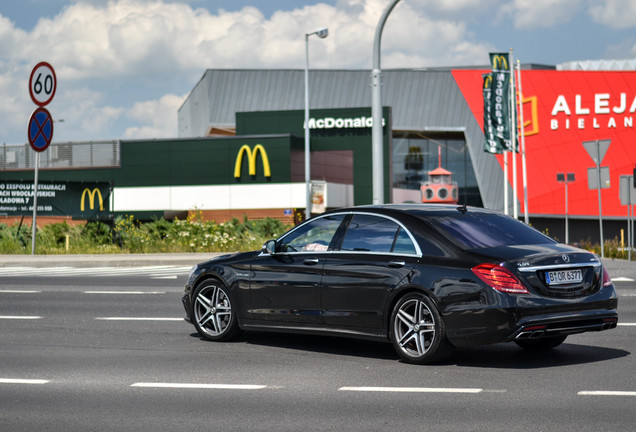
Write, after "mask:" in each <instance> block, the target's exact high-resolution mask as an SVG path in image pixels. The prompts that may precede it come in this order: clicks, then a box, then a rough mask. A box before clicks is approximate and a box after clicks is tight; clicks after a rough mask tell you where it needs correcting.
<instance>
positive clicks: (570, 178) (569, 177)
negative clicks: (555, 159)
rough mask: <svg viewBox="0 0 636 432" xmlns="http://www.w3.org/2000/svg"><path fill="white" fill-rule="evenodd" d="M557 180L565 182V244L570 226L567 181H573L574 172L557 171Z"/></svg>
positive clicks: (568, 242) (567, 241)
mask: <svg viewBox="0 0 636 432" xmlns="http://www.w3.org/2000/svg"><path fill="white" fill-rule="evenodd" d="M557 181H558V182H559V183H565V244H570V228H569V226H568V183H572V182H573V181H574V173H567V174H566V173H557Z"/></svg>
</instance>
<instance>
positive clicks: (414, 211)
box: [329, 204, 499, 218]
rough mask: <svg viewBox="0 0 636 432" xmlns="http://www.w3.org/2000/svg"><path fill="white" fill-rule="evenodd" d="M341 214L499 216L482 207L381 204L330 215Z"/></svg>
mask: <svg viewBox="0 0 636 432" xmlns="http://www.w3.org/2000/svg"><path fill="white" fill-rule="evenodd" d="M341 212H364V213H367V212H368V213H380V214H386V215H390V214H395V213H406V214H410V215H413V216H416V217H420V218H422V217H424V218H425V217H426V216H444V215H451V216H452V215H457V214H458V213H465V212H467V213H481V214H499V213H498V212H496V211H493V210H488V209H484V208H481V207H472V206H463V205H456V204H454V205H453V204H379V205H363V206H355V207H346V208H340V209H337V210H332V211H330V212H329V213H341Z"/></svg>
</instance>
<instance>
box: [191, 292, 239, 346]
mask: <svg viewBox="0 0 636 432" xmlns="http://www.w3.org/2000/svg"><path fill="white" fill-rule="evenodd" d="M193 298H194V301H193V304H192V317H193V322H194V326H195V328H196V329H197V332H199V334H200V335H201V336H202V337H204V338H205V339H208V340H211V341H225V340H229V339H232V338H234V337H236V336H237V335H238V333H239V327H238V322H237V319H236V307H235V305H234V304H233V302H232V301H231V300H230V296H229V294H228V290H227V288H225V287H224V286H223V285H221V284H220V283H218V282H216V281H205V282H202V283H201V285H199V286H198V287H197V288H196V289H195V290H194V297H193Z"/></svg>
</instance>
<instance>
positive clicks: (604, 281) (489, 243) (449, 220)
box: [183, 204, 618, 364]
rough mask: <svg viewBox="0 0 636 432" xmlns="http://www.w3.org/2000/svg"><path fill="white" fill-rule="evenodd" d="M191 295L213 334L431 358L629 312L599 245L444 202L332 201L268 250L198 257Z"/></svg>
mask: <svg viewBox="0 0 636 432" xmlns="http://www.w3.org/2000/svg"><path fill="white" fill-rule="evenodd" d="M183 306H184V307H185V312H186V318H185V319H186V320H187V321H188V322H190V323H192V324H193V325H194V326H195V328H196V330H197V331H198V333H199V334H200V335H201V336H202V337H203V338H205V339H208V340H212V341H225V340H229V339H232V338H234V337H236V336H237V335H238V333H239V332H240V331H241V330H267V331H282V332H300V333H313V334H331V335H339V336H349V337H357V338H371V339H380V340H386V341H390V342H391V343H392V344H393V346H394V347H395V350H396V351H397V353H398V354H399V355H400V357H401V358H402V359H404V360H405V361H407V362H410V363H418V364H425V363H430V362H433V361H438V360H440V359H442V358H444V357H445V356H447V355H448V354H449V353H450V352H451V351H452V348H453V347H460V346H472V345H481V344H489V343H497V342H515V343H516V344H517V345H519V346H520V347H522V348H525V349H531V350H544V349H551V348H554V347H556V346H557V345H559V344H561V343H562V342H563V341H564V340H565V338H566V337H567V336H568V335H571V334H575V333H582V332H588V331H600V330H607V329H611V328H614V327H616V325H617V322H618V314H617V312H616V308H617V297H616V292H615V289H614V285H613V284H612V280H611V278H610V276H609V275H608V273H607V271H606V269H605V268H604V266H603V264H602V263H601V260H600V259H599V258H598V256H596V255H594V254H593V253H590V252H587V251H584V250H581V249H577V248H574V247H571V246H568V245H564V244H559V243H557V242H555V241H554V240H552V239H551V238H549V237H547V236H545V235H543V234H542V233H540V232H538V231H537V230H535V229H533V228H531V227H529V226H527V225H525V224H524V223H522V222H519V221H517V220H516V219H513V218H511V217H509V216H505V215H502V214H500V213H497V212H494V211H489V210H484V209H481V208H474V207H466V206H447V205H437V204H433V205H420V204H416V205H381V206H364V207H352V208H346V209H340V210H336V211H331V212H328V213H324V214H322V215H320V216H317V217H315V218H312V219H310V220H308V221H306V222H304V223H302V224H300V225H298V226H296V227H295V228H293V229H291V230H290V231H288V232H287V233H285V234H284V235H282V236H281V237H280V238H278V239H276V240H270V241H268V242H266V243H265V245H263V248H262V250H260V251H254V252H247V253H237V254H234V255H226V256H221V257H218V258H215V259H212V260H210V261H207V262H204V263H201V264H199V265H197V266H195V267H194V268H193V269H192V271H191V273H190V276H189V278H188V282H187V284H186V287H185V295H184V296H183Z"/></svg>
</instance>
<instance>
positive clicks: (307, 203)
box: [305, 27, 329, 219]
mask: <svg viewBox="0 0 636 432" xmlns="http://www.w3.org/2000/svg"><path fill="white" fill-rule="evenodd" d="M311 35H316V36H318V37H319V38H320V39H324V38H326V37H327V36H329V30H328V29H327V28H326V27H325V28H321V29H319V30H316V31H315V32H313V33H305V219H309V218H310V217H311V156H310V154H309V153H310V150H311V147H310V145H309V36H311Z"/></svg>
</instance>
